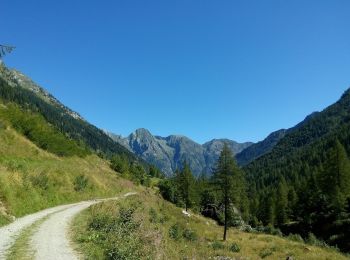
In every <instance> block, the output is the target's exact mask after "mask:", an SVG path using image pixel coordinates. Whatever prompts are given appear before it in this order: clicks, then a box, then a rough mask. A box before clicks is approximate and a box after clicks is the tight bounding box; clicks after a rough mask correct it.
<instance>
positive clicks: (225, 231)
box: [224, 196, 228, 241]
mask: <svg viewBox="0 0 350 260" xmlns="http://www.w3.org/2000/svg"><path fill="white" fill-rule="evenodd" d="M225 197H226V196H225ZM227 204H228V203H227V198H225V209H224V211H225V214H224V218H225V220H224V241H226V233H227Z"/></svg>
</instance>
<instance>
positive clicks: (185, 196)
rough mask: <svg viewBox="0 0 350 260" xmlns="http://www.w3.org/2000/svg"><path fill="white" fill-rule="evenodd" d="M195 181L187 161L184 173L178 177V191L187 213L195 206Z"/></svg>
mask: <svg viewBox="0 0 350 260" xmlns="http://www.w3.org/2000/svg"><path fill="white" fill-rule="evenodd" d="M194 184H195V179H194V177H193V174H192V172H191V169H190V166H189V164H188V163H187V162H186V161H185V162H184V167H183V169H182V171H181V172H180V173H179V175H178V189H179V192H180V196H181V198H182V201H183V203H184V204H185V209H186V211H187V210H188V208H189V207H191V206H192V204H193V199H194Z"/></svg>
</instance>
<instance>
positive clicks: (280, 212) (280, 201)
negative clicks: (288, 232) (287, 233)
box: [276, 178, 288, 225]
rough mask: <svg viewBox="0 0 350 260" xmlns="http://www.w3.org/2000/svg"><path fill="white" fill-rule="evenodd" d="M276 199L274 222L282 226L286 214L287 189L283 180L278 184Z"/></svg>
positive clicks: (285, 220) (285, 219)
mask: <svg viewBox="0 0 350 260" xmlns="http://www.w3.org/2000/svg"><path fill="white" fill-rule="evenodd" d="M276 197H277V200H276V220H277V224H278V225H283V224H284V223H286V222H287V213H288V188H287V184H286V181H285V180H284V178H282V180H281V181H280V183H279V184H278V188H277V194H276Z"/></svg>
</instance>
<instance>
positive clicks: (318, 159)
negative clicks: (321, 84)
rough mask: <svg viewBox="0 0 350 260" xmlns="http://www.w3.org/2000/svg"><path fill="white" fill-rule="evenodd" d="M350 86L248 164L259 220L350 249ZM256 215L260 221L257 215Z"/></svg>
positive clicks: (247, 171)
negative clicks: (338, 98)
mask: <svg viewBox="0 0 350 260" xmlns="http://www.w3.org/2000/svg"><path fill="white" fill-rule="evenodd" d="M349 154H350V90H347V91H346V92H345V93H344V95H343V96H342V97H341V99H340V100H339V101H338V102H336V103H335V104H333V105H332V106H330V107H328V108H327V109H325V110H324V111H322V112H320V113H314V114H312V115H311V116H309V117H308V118H307V119H306V120H305V121H303V122H302V123H301V124H299V125H297V126H296V127H295V128H294V129H292V130H290V131H288V133H287V134H286V135H285V137H284V138H282V139H281V140H280V141H279V143H278V144H277V145H276V146H275V147H274V148H273V150H272V151H271V152H270V153H268V154H266V155H264V156H262V157H260V158H259V159H257V160H255V161H253V162H252V163H250V164H249V165H247V166H246V167H245V168H244V170H245V172H246V175H247V180H248V183H249V190H250V198H251V204H250V208H251V213H252V215H253V219H252V220H254V221H253V222H257V221H262V222H263V223H264V224H265V225H267V224H272V225H275V226H278V227H280V228H281V229H282V230H283V231H285V232H293V233H300V234H302V235H303V236H304V237H305V236H307V235H308V233H309V232H312V233H314V234H316V235H317V236H318V237H321V238H322V239H324V240H325V241H326V242H327V243H329V244H332V245H336V246H338V247H340V248H341V249H343V250H346V251H348V250H350V237H349V234H350V229H349V228H350V226H349V224H348V223H350V222H349V221H350V192H349V191H350V161H349ZM254 217H255V219H254Z"/></svg>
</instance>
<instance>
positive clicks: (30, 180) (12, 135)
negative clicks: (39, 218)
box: [0, 103, 134, 225]
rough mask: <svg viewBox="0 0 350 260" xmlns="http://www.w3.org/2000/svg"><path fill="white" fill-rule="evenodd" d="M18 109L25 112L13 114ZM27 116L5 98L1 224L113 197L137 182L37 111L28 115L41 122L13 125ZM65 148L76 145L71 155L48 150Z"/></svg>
mask: <svg viewBox="0 0 350 260" xmlns="http://www.w3.org/2000/svg"><path fill="white" fill-rule="evenodd" d="M14 113H15V114H16V113H17V115H21V116H19V117H18V116H17V117H11V116H10V115H13V114H14ZM23 115H26V114H25V112H23V111H21V110H18V109H17V108H16V106H13V105H9V104H7V106H5V105H4V104H3V103H0V144H1V145H0V225H3V224H6V223H8V222H9V221H11V220H12V219H13V217H19V216H22V215H25V214H28V213H31V212H35V211H38V210H40V209H43V208H47V207H51V206H54V205H58V204H62V203H68V202H73V201H80V200H84V199H88V198H95V197H106V196H114V195H116V194H118V193H120V192H121V191H123V190H128V189H131V187H132V186H133V185H132V183H131V182H129V181H126V180H124V179H122V178H119V177H118V176H117V174H116V173H115V172H114V171H112V170H111V169H110V167H109V165H108V163H107V162H106V161H104V160H102V159H100V158H99V157H98V156H96V155H93V154H91V153H86V152H85V150H84V149H81V146H79V145H78V144H76V143H75V142H73V141H70V140H69V139H67V138H66V137H65V136H64V135H62V134H60V133H56V132H55V130H54V128H52V127H51V126H50V125H48V124H47V123H46V122H45V121H42V120H41V117H40V116H38V115H32V116H29V117H26V119H27V120H29V121H30V120H34V121H35V122H37V123H38V122H39V123H40V124H28V125H27V127H29V126H30V128H28V129H22V128H21V129H19V130H18V131H16V130H15V128H14V127H16V129H18V125H15V123H14V122H13V121H12V119H14V118H21V119H22V120H24V118H25V117H23ZM27 116H28V115H27ZM18 122H19V121H17V123H18ZM22 130H23V131H22ZM37 131H39V132H37ZM20 133H23V134H24V135H23V134H20ZM25 135H26V136H28V137H29V138H32V139H33V141H34V142H35V143H37V144H38V145H40V144H41V145H40V146H43V148H46V150H43V149H42V148H39V146H38V145H36V144H34V143H33V142H31V141H30V140H29V139H28V138H26V137H25ZM45 140H47V141H48V143H45ZM58 144H61V147H60V146H58ZM50 147H51V148H50ZM62 147H68V148H71V149H69V151H71V152H72V153H69V155H70V156H67V154H65V155H66V156H58V155H55V154H53V153H50V152H48V151H47V150H49V151H57V149H59V150H61V148H62ZM74 153H76V154H77V155H73V154H74ZM59 154H60V153H59ZM61 155H62V154H61ZM133 189H134V188H133Z"/></svg>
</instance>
